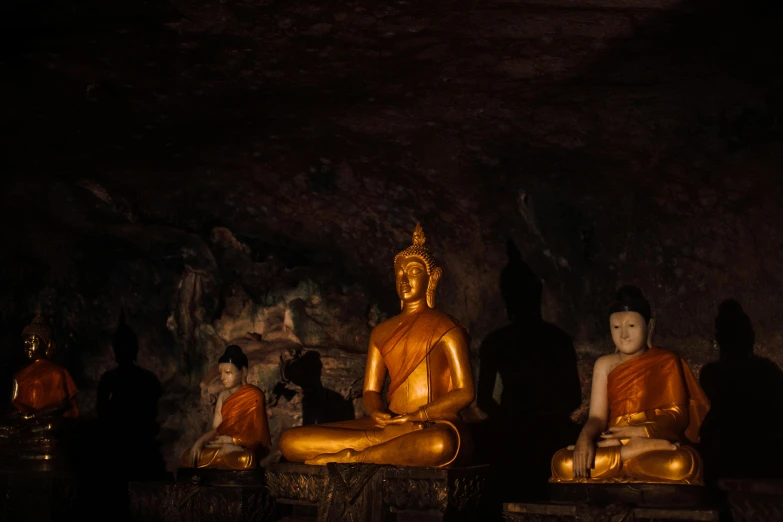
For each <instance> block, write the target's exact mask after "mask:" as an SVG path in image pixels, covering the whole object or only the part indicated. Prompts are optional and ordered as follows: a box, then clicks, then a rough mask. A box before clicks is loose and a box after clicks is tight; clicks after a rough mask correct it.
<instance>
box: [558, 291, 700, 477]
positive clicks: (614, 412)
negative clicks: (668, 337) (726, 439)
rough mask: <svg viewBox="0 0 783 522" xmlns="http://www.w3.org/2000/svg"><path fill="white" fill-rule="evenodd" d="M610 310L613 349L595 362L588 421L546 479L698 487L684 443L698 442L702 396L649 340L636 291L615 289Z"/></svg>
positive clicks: (672, 358) (670, 356)
mask: <svg viewBox="0 0 783 522" xmlns="http://www.w3.org/2000/svg"><path fill="white" fill-rule="evenodd" d="M609 314H610V315H609V328H610V330H611V332H612V339H613V341H614V344H615V346H616V348H617V350H616V352H615V353H613V354H611V355H604V356H603V357H600V358H599V359H598V360H597V361H596V363H595V368H594V370H593V385H592V391H591V395H590V416H589V419H588V421H587V423H586V424H585V426H584V428H582V432H581V433H580V435H579V438H578V439H577V442H576V445H575V446H569V447H568V448H566V449H562V450H560V451H558V452H557V453H555V455H554V457H553V458H552V478H551V479H550V482H587V483H591V482H639V483H654V484H655V483H658V484H672V483H675V484H698V485H700V484H703V478H702V476H703V472H702V460H701V457H700V456H699V454H698V452H697V451H696V450H695V449H694V448H693V447H692V446H690V445H689V443H696V442H698V439H699V428H700V427H701V423H702V421H703V420H704V417H705V415H706V414H707V411H708V410H709V401H708V400H707V397H706V395H705V394H704V392H703V391H702V389H701V387H700V386H699V383H698V381H697V380H696V378H695V377H694V375H693V373H692V372H691V370H690V368H689V367H688V364H687V363H686V362H685V361H684V360H682V359H681V358H680V357H679V356H677V355H676V354H675V353H673V352H670V351H668V350H664V349H662V348H658V347H655V346H652V345H651V343H650V341H649V335H648V332H649V331H650V330H651V329H650V328H648V327H649V326H650V317H651V310H650V304H649V303H648V302H647V300H646V299H645V298H644V295H643V294H642V292H641V290H639V288H637V287H635V286H624V287H622V288H620V289H619V290H618V292H617V300H616V301H615V302H614V303H613V304H612V306H611V308H610V310H609Z"/></svg>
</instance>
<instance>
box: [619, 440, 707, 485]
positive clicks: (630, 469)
mask: <svg viewBox="0 0 783 522" xmlns="http://www.w3.org/2000/svg"><path fill="white" fill-rule="evenodd" d="M624 467H625V472H626V473H627V474H628V475H629V476H631V477H633V478H634V479H635V480H638V481H641V482H665V483H669V482H678V483H683V484H702V483H703V481H702V461H701V457H700V456H699V453H698V452H697V451H696V450H695V449H693V448H692V447H690V446H680V447H679V448H677V449H676V450H655V451H648V452H647V453H643V454H641V455H639V456H637V457H634V458H632V459H630V460H628V462H625V463H624Z"/></svg>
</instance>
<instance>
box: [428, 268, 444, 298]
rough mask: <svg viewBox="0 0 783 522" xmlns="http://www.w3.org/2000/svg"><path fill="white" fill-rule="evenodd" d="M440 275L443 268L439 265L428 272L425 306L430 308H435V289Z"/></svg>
mask: <svg viewBox="0 0 783 522" xmlns="http://www.w3.org/2000/svg"><path fill="white" fill-rule="evenodd" d="M441 275H443V270H441V268H440V267H436V268H435V269H434V270H433V271H432V273H431V274H430V281H429V283H428V284H427V306H429V307H430V308H435V290H437V288H438V282H439V281H440V276H441Z"/></svg>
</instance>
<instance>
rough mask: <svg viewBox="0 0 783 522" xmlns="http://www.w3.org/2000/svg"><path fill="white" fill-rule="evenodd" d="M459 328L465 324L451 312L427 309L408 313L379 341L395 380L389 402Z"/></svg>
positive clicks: (392, 381) (379, 346) (390, 387)
mask: <svg viewBox="0 0 783 522" xmlns="http://www.w3.org/2000/svg"><path fill="white" fill-rule="evenodd" d="M457 327H462V326H461V325H460V324H459V323H457V321H456V320H455V319H454V318H453V317H451V316H450V315H448V314H445V313H443V312H440V311H438V310H434V309H427V310H423V311H421V312H417V313H413V314H410V315H408V316H407V317H406V318H405V319H404V320H403V321H402V323H400V325H399V326H398V327H397V328H395V329H394V330H393V331H392V332H391V333H390V334H389V335H388V336H387V337H386V338H385V339H383V340H381V341H380V342H379V343H378V349H379V350H380V352H381V356H382V357H383V361H384V363H385V364H386V368H388V369H389V377H390V379H391V382H390V383H389V395H388V397H389V401H391V398H392V396H393V395H394V392H396V391H397V390H398V389H399V387H400V386H401V385H402V384H403V383H404V382H405V380H406V379H407V378H408V377H409V376H410V374H411V373H413V370H415V369H416V367H417V366H418V365H419V364H421V362H422V361H423V360H424V358H425V357H427V355H428V354H429V353H430V352H431V351H432V349H433V348H435V345H436V344H438V342H439V341H440V340H441V339H442V338H443V336H444V335H446V334H447V333H448V332H449V331H450V330H452V329H454V328H457Z"/></svg>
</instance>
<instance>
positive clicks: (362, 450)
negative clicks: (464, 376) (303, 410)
mask: <svg viewBox="0 0 783 522" xmlns="http://www.w3.org/2000/svg"><path fill="white" fill-rule="evenodd" d="M344 426H355V428H350V427H344ZM460 440H461V437H460V434H459V432H458V431H457V429H456V427H455V426H454V425H453V424H451V423H450V422H443V421H438V423H435V424H432V425H430V424H429V423H428V424H427V425H426V427H425V424H424V423H418V422H417V423H412V422H411V423H405V424H401V425H391V426H387V427H385V428H378V427H376V426H374V425H373V424H372V421H371V419H367V420H365V419H359V420H357V421H353V424H350V423H348V422H345V423H334V424H331V425H323V426H304V427H301V428H294V429H292V430H289V431H287V432H285V433H283V436H282V437H281V439H280V448H281V451H282V452H283V455H284V456H285V457H286V458H287V459H288V460H290V461H293V462H307V463H308V464H315V465H323V464H326V463H328V462H363V463H368V464H389V465H395V466H428V467H429V466H432V467H442V466H447V465H448V464H450V463H451V462H453V461H454V459H455V458H456V456H457V454H458V452H459V449H460Z"/></svg>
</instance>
